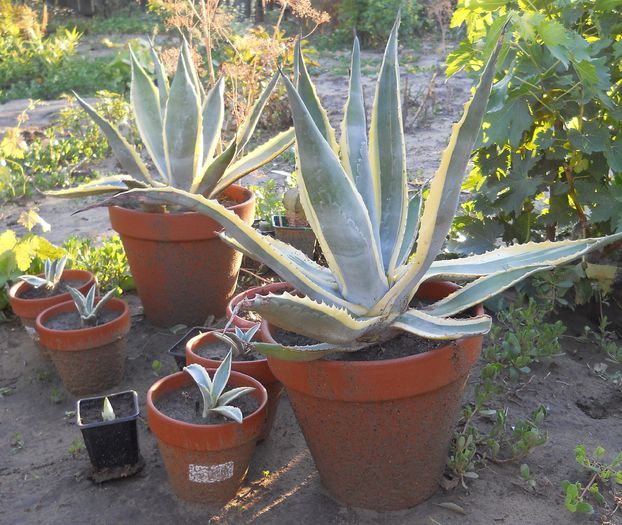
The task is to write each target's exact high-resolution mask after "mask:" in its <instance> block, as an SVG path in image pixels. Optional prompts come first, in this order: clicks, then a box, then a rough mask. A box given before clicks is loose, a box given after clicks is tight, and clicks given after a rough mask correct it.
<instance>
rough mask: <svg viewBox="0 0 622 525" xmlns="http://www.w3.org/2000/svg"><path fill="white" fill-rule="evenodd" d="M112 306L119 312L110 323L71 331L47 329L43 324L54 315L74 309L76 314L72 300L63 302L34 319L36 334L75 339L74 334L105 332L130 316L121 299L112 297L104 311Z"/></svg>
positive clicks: (126, 305) (126, 306) (125, 304)
mask: <svg viewBox="0 0 622 525" xmlns="http://www.w3.org/2000/svg"><path fill="white" fill-rule="evenodd" d="M99 299H101V297H97V298H96V299H95V300H96V301H98V300H99ZM112 305H117V306H120V308H115V309H116V310H120V313H119V315H118V316H117V317H115V318H114V319H111V320H110V321H108V322H107V323H104V324H100V325H97V326H88V327H85V328H76V329H72V330H58V329H54V328H48V327H47V326H45V325H44V324H43V322H44V321H47V320H48V319H50V318H51V317H53V316H54V315H55V314H60V313H66V312H67V311H71V310H73V309H75V311H76V312H77V308H76V305H75V303H74V302H73V300H70V301H64V302H62V303H58V304H55V305H54V306H50V307H49V308H46V309H45V310H43V311H42V312H41V313H40V314H39V315H38V316H37V318H36V319H35V327H36V330H37V332H39V333H42V334H44V335H47V336H53V335H55V334H59V333H60V334H65V335H67V336H69V337H71V336H74V337H75V336H76V334H80V335H86V336H88V335H91V334H93V333H95V332H102V331H106V330H107V329H108V328H109V327H110V326H111V325H113V324H116V323H121V322H122V321H123V320H124V318H126V317H129V315H130V307H129V306H128V304H127V303H126V302H125V301H124V300H123V299H121V298H119V297H112V298H111V299H110V300H109V301H108V303H107V304H106V305H105V307H104V310H108V309H110V306H112ZM71 307H73V308H71Z"/></svg>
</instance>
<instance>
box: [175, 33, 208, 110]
mask: <svg viewBox="0 0 622 525" xmlns="http://www.w3.org/2000/svg"><path fill="white" fill-rule="evenodd" d="M181 37H182V44H181V53H180V55H181V57H182V58H183V60H184V65H185V66H186V71H187V72H188V77H189V78H190V81H191V82H192V85H193V86H194V89H195V91H196V93H197V94H198V95H199V97H200V99H201V100H203V99H204V98H205V91H204V89H203V85H202V84H201V82H200V80H199V75H198V73H197V69H196V67H194V60H193V59H192V53H191V51H190V46H189V45H188V41H187V40H186V37H185V35H184V34H183V33H182V35H181Z"/></svg>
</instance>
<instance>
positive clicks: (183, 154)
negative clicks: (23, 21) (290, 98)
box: [48, 39, 294, 198]
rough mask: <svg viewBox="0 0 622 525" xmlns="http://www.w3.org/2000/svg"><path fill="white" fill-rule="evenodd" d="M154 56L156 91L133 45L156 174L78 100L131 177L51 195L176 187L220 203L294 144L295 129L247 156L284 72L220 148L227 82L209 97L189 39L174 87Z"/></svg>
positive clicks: (145, 136) (134, 96)
mask: <svg viewBox="0 0 622 525" xmlns="http://www.w3.org/2000/svg"><path fill="white" fill-rule="evenodd" d="M151 56H152V59H153V65H154V69H155V74H156V80H157V87H156V84H154V82H153V80H152V79H151V78H150V76H149V75H148V74H147V73H146V72H145V70H144V69H143V67H142V66H141V65H140V62H139V61H138V60H137V59H136V57H135V56H134V54H133V52H132V49H131V48H130V59H131V64H132V82H131V88H130V102H131V104H132V110H133V112H134V116H135V119H136V124H137V126H138V132H139V134H140V137H141V139H142V142H143V144H144V145H145V149H146V151H147V153H148V154H149V157H150V160H151V163H152V164H153V166H155V172H152V171H150V170H149V168H148V167H147V165H146V164H145V162H144V161H143V160H142V159H141V157H140V155H139V154H138V152H137V151H136V149H135V148H134V147H133V146H132V145H131V144H129V143H128V142H127V140H126V139H125V138H124V137H123V135H122V134H121V133H120V132H119V130H118V129H116V128H115V127H114V126H113V125H112V124H111V123H110V122H108V121H107V120H106V119H105V118H103V117H102V116H101V115H99V114H98V113H97V112H96V111H95V109H94V108H93V107H92V106H91V105H90V104H88V103H87V102H86V101H84V100H82V99H81V98H80V97H79V96H77V95H76V98H77V100H78V102H79V103H80V105H81V106H82V107H83V108H84V110H85V111H86V112H87V113H88V114H89V116H90V117H91V118H92V119H93V120H94V121H95V123H96V124H97V125H98V126H99V127H100V128H101V130H102V132H103V133H104V134H105V135H106V137H107V138H108V142H109V144H110V147H111V148H112V151H113V153H114V154H115V156H116V157H117V160H118V161H119V163H120V164H121V166H122V167H123V169H124V170H125V171H126V172H127V175H113V176H110V177H104V178H101V179H98V180H95V181H93V182H89V183H87V184H83V185H80V186H78V187H75V188H70V189H66V190H59V191H51V192H48V194H49V195H56V196H60V197H79V196H85V195H101V194H106V193H117V192H120V191H123V190H127V189H129V188H149V187H154V188H157V187H165V186H171V187H173V188H178V189H182V190H185V191H189V192H191V193H198V194H200V195H205V196H207V197H208V198H214V197H215V196H217V195H218V194H219V193H220V192H221V191H222V190H224V189H225V188H227V187H228V186H229V185H230V184H233V183H234V182H235V181H237V180H238V179H239V178H241V177H243V176H244V175H246V174H247V173H250V172H252V171H254V170H256V169H257V168H260V167H261V166H263V165H264V164H266V163H267V162H270V161H271V160H272V159H274V158H275V157H277V156H278V155H280V154H281V153H282V152H283V151H285V150H286V149H287V148H289V147H290V146H291V145H292V143H293V142H294V130H293V129H292V128H290V129H288V130H287V131H283V132H282V133H279V134H277V135H275V136H274V137H272V138H271V139H269V140H268V141H266V142H265V143H264V144H261V145H260V146H257V147H256V148H255V149H253V150H252V151H250V152H248V153H247V154H246V155H243V152H244V150H245V149H246V147H247V146H248V143H249V141H250V139H251V136H252V135H253V132H254V130H255V127H256V126H257V122H258V121H259V117H260V116H261V112H262V111H263V108H264V106H265V105H266V102H267V101H268V98H269V97H270V95H271V93H272V90H273V89H274V86H275V85H276V83H277V81H278V73H277V74H275V75H274V77H273V78H272V79H271V80H270V82H269V83H268V85H267V86H266V88H265V89H264V91H263V93H262V94H261V96H260V97H259V99H258V100H257V102H256V103H255V105H254V106H253V108H252V109H251V111H250V113H249V116H248V118H247V119H246V121H245V122H244V123H243V124H242V125H241V126H240V129H239V130H238V132H237V134H236V135H235V137H234V138H233V140H232V141H231V142H230V143H229V144H228V145H225V146H224V147H223V148H222V150H221V145H222V136H221V128H222V125H223V120H224V114H225V100H224V89H225V80H224V78H220V79H219V80H218V82H216V85H215V86H214V87H213V88H212V89H211V90H210V91H208V92H207V93H205V91H204V89H203V86H202V85H201V82H200V79H199V76H198V74H197V71H196V69H195V67H194V64H193V62H192V57H191V53H190V49H189V47H188V43H187V42H186V41H185V39H184V42H183V44H182V48H181V50H180V53H179V61H178V63H177V71H176V73H175V76H174V78H173V81H172V82H171V85H170V87H169V83H168V78H167V76H166V73H165V70H164V66H163V65H162V63H161V62H160V59H159V58H158V55H157V53H156V52H155V49H154V48H153V45H152V46H151Z"/></svg>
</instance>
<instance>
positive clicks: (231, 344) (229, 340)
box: [214, 327, 244, 355]
mask: <svg viewBox="0 0 622 525" xmlns="http://www.w3.org/2000/svg"><path fill="white" fill-rule="evenodd" d="M236 328H237V327H236ZM214 337H215V338H216V339H219V340H220V341H222V342H223V343H225V344H226V345H227V347H228V348H231V349H232V350H235V352H236V355H239V354H241V353H242V352H243V351H244V347H243V346H242V344H241V342H240V341H239V340H238V338H237V337H236V336H234V335H233V334H231V337H230V336H229V335H227V334H221V333H220V332H214Z"/></svg>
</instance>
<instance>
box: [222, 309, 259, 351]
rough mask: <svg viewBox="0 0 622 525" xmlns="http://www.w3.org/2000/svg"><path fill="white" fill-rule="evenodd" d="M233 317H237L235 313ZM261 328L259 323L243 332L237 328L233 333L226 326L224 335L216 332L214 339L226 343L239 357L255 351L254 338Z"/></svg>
mask: <svg viewBox="0 0 622 525" xmlns="http://www.w3.org/2000/svg"><path fill="white" fill-rule="evenodd" d="M239 304H240V303H238V305H239ZM236 306H237V305H236ZM233 315H235V312H234V314H233ZM232 318H233V317H232ZM260 326H261V325H260V324H259V323H255V324H254V325H253V326H251V327H250V328H249V329H248V330H242V328H240V327H239V326H236V327H235V330H234V331H233V332H227V327H228V326H226V327H225V329H224V330H223V331H222V333H221V332H214V337H216V338H217V339H219V340H220V341H222V342H223V343H225V344H226V345H227V346H228V347H229V348H230V349H231V351H232V352H233V354H234V355H235V356H236V357H237V356H239V355H242V354H246V353H248V352H250V351H251V350H253V349H254V345H253V343H252V342H253V337H255V334H256V333H257V330H259V327H260Z"/></svg>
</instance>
